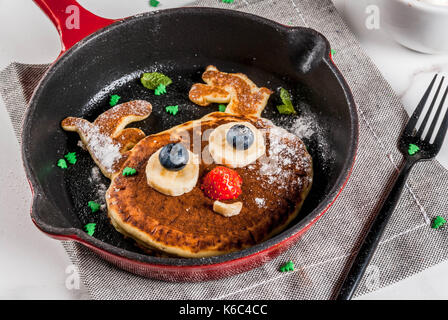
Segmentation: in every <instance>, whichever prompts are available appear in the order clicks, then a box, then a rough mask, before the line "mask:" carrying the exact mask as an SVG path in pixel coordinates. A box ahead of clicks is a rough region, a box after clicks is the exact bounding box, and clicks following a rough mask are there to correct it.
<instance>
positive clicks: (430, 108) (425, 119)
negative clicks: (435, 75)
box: [416, 77, 445, 137]
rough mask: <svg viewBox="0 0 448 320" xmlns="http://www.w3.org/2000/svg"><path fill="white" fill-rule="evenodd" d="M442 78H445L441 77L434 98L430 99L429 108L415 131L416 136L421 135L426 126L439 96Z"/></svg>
mask: <svg viewBox="0 0 448 320" xmlns="http://www.w3.org/2000/svg"><path fill="white" fill-rule="evenodd" d="M444 80H445V77H442V81H440V84H439V86H438V87H437V91H436V94H435V95H434V98H433V99H432V101H431V105H430V106H429V109H428V111H427V112H426V115H425V118H424V119H423V121H422V123H421V124H420V128H419V129H418V131H417V135H416V136H417V137H422V134H423V131H424V130H425V127H426V123H427V122H428V120H429V117H430V116H431V113H432V109H433V108H434V105H435V104H436V101H437V98H438V97H439V93H440V89H442V85H443V81H444Z"/></svg>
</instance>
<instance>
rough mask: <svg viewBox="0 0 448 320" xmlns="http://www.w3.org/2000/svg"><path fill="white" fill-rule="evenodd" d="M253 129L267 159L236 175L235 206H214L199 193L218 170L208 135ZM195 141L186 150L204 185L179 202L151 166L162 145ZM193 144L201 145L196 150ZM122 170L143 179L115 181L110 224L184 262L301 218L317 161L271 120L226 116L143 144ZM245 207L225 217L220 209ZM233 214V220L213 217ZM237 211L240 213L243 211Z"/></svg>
mask: <svg viewBox="0 0 448 320" xmlns="http://www.w3.org/2000/svg"><path fill="white" fill-rule="evenodd" d="M235 122H236V123H250V124H251V125H252V126H254V128H256V130H259V131H260V132H261V133H262V134H263V136H264V137H265V148H266V154H263V155H262V156H261V157H259V158H258V159H256V160H255V161H254V162H252V163H250V164H248V165H247V166H245V167H238V168H235V169H233V170H235V171H236V172H237V173H238V175H239V176H240V177H241V179H242V186H241V189H242V193H241V195H239V197H238V198H237V199H236V200H224V201H222V202H220V203H217V204H216V203H215V201H214V200H213V199H210V198H209V197H207V196H206V195H205V194H204V191H203V190H201V184H202V182H203V179H204V177H205V176H206V174H207V173H208V172H210V171H211V170H212V169H214V168H216V167H217V166H218V165H219V164H217V163H216V162H214V161H213V157H211V155H210V154H209V152H208V147H209V136H210V135H211V134H213V132H214V130H215V129H216V128H219V127H220V126H222V125H225V124H228V123H235ZM187 136H189V137H191V138H190V141H189V142H188V143H186V145H185V146H186V148H187V149H188V150H189V151H190V152H193V153H195V155H196V156H197V157H198V159H199V163H198V167H199V168H198V169H199V172H198V179H197V181H196V184H195V185H194V187H193V188H192V190H191V191H189V192H186V193H183V194H182V195H180V196H170V195H166V194H163V193H161V192H159V191H157V190H156V189H154V188H152V187H151V186H150V185H149V184H148V181H147V178H148V177H147V170H146V167H147V165H148V160H149V159H150V158H151V157H152V156H153V155H154V154H155V153H156V152H158V151H159V150H160V149H161V148H163V147H164V146H166V145H168V144H170V143H173V142H177V141H181V140H182V139H183V138H182V137H187ZM194 141H199V142H200V145H199V147H198V146H195V145H194ZM123 167H132V168H135V169H136V170H137V174H136V175H134V176H131V177H125V176H123V175H121V174H118V175H116V176H115V177H114V178H113V180H112V183H111V186H110V187H109V189H108V191H107V194H106V202H107V206H108V212H109V216H110V219H111V221H112V224H113V225H114V226H115V228H116V229H117V230H118V231H120V232H121V233H123V234H124V235H127V236H130V237H132V238H134V239H136V240H137V242H138V243H139V244H141V245H143V246H146V247H148V248H152V249H157V250H160V251H163V252H166V253H168V254H173V255H177V256H182V257H206V256H212V255H219V254H225V253H228V252H232V251H236V250H241V249H243V248H246V247H249V246H252V245H254V244H256V243H258V242H261V241H263V240H265V239H267V238H269V237H271V236H272V235H273V234H275V233H278V232H280V231H281V230H283V228H285V227H286V225H288V223H289V222H290V221H291V220H292V219H294V217H296V215H297V213H298V211H299V209H300V207H301V206H302V203H303V201H304V199H305V197H306V195H307V194H308V191H309V189H310V187H311V183H312V161H311V157H310V155H309V154H308V152H307V150H306V148H305V145H304V144H303V142H302V141H301V140H300V139H299V138H298V137H296V136H295V135H292V134H289V133H288V132H287V131H285V130H283V129H280V128H278V127H275V126H273V125H272V124H271V123H270V122H269V121H267V120H264V119H260V118H255V117H244V116H237V115H229V114H225V113H212V114H209V115H207V116H206V117H204V118H202V119H200V120H195V121H191V122H187V123H184V124H183V125H180V126H178V127H174V128H172V129H170V130H168V131H165V132H161V133H158V134H155V135H151V136H148V137H146V138H145V139H143V140H141V141H140V142H139V143H138V144H137V145H136V146H135V147H134V148H133V149H132V150H131V152H130V154H129V156H128V159H127V160H126V162H125V163H124V164H123ZM235 201H237V202H240V203H242V206H239V205H238V204H237V205H233V207H239V210H240V211H239V212H238V214H236V215H234V212H235V211H234V210H235V208H231V210H230V211H226V210H222V205H221V204H222V203H228V204H235V203H236V202H235ZM214 206H215V210H216V209H218V210H221V211H223V212H228V213H229V214H228V216H224V214H219V213H217V212H215V211H214V209H213V207H214ZM237 209H238V208H237Z"/></svg>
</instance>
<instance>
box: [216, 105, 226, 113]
mask: <svg viewBox="0 0 448 320" xmlns="http://www.w3.org/2000/svg"><path fill="white" fill-rule="evenodd" d="M218 108H219V112H226V108H227V106H226V105H225V104H220V105H219V106H218Z"/></svg>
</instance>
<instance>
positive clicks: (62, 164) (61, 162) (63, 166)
mask: <svg viewBox="0 0 448 320" xmlns="http://www.w3.org/2000/svg"><path fill="white" fill-rule="evenodd" d="M58 167H59V168H61V169H67V162H65V160H64V159H59V160H58Z"/></svg>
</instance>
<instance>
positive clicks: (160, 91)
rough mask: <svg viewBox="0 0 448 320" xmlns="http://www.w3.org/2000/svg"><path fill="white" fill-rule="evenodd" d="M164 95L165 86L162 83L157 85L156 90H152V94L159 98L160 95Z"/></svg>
mask: <svg viewBox="0 0 448 320" xmlns="http://www.w3.org/2000/svg"><path fill="white" fill-rule="evenodd" d="M165 93H166V86H165V85H164V84H163V83H161V84H159V85H158V86H157V88H156V89H155V90H154V94H155V95H156V96H160V95H162V94H165Z"/></svg>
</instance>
